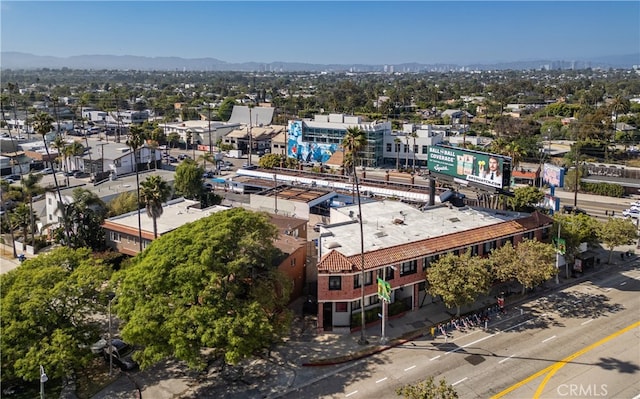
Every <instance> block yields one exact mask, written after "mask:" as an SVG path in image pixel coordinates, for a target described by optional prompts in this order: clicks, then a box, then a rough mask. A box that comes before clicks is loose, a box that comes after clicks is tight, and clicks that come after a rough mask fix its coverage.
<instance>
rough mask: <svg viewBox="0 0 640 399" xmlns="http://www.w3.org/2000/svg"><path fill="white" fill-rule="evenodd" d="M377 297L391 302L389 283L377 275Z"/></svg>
mask: <svg viewBox="0 0 640 399" xmlns="http://www.w3.org/2000/svg"><path fill="white" fill-rule="evenodd" d="M378 297H379V298H380V299H382V300H384V301H387V302H391V284H389V282H388V281H384V280H383V279H381V278H380V277H378Z"/></svg>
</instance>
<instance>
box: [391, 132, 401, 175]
mask: <svg viewBox="0 0 640 399" xmlns="http://www.w3.org/2000/svg"><path fill="white" fill-rule="evenodd" d="M400 143H402V140H400V138H398V137H396V138H395V139H393V144H394V145H395V147H394V150H395V151H396V170H400Z"/></svg>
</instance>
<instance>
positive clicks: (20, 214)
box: [10, 203, 38, 251]
mask: <svg viewBox="0 0 640 399" xmlns="http://www.w3.org/2000/svg"><path fill="white" fill-rule="evenodd" d="M37 218H38V217H37V216H36V215H34V214H33V211H31V210H30V209H29V205H27V204H24V203H22V204H20V205H18V206H17V207H16V208H15V209H14V210H13V211H12V212H11V216H10V220H11V228H12V229H16V228H18V227H20V228H22V250H23V251H24V250H25V249H26V245H27V238H28V237H29V226H30V225H31V224H32V221H34V220H35V219H37Z"/></svg>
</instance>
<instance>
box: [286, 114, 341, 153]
mask: <svg viewBox="0 0 640 399" xmlns="http://www.w3.org/2000/svg"><path fill="white" fill-rule="evenodd" d="M337 150H338V145H337V144H324V143H315V142H304V141H302V121H291V122H289V133H288V137H287V156H288V157H289V158H295V159H297V160H298V161H300V162H322V163H325V162H327V161H328V160H329V158H331V155H333V153H334V152H336V151H337Z"/></svg>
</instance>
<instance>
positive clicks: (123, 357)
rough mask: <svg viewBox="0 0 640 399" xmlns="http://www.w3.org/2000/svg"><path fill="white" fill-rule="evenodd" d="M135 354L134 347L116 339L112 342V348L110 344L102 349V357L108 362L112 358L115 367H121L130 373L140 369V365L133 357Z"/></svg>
mask: <svg viewBox="0 0 640 399" xmlns="http://www.w3.org/2000/svg"><path fill="white" fill-rule="evenodd" d="M133 352H134V348H133V346H131V345H129V344H128V343H126V342H124V341H123V340H121V339H117V338H116V339H113V340H111V347H109V345H108V344H107V345H105V347H104V348H103V349H102V356H103V357H104V359H105V360H106V361H109V357H111V358H112V359H113V364H114V365H116V366H118V367H120V369H121V370H122V371H129V370H135V369H137V368H138V363H136V361H135V360H133V357H132V356H133Z"/></svg>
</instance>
